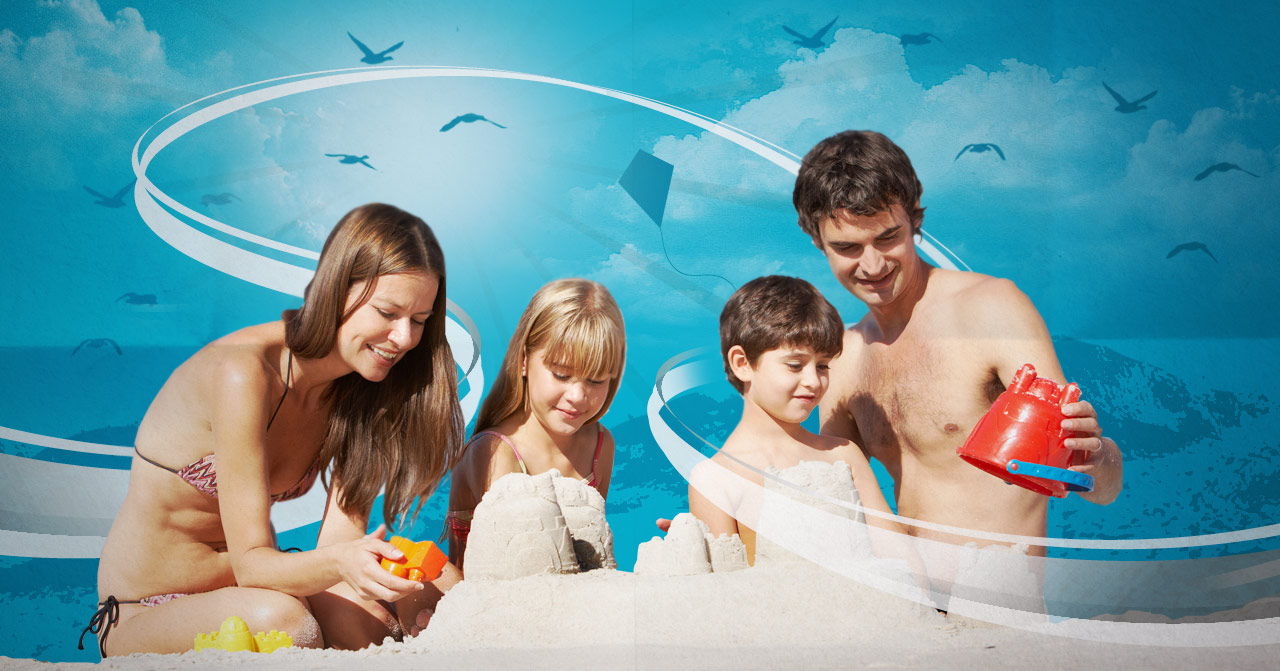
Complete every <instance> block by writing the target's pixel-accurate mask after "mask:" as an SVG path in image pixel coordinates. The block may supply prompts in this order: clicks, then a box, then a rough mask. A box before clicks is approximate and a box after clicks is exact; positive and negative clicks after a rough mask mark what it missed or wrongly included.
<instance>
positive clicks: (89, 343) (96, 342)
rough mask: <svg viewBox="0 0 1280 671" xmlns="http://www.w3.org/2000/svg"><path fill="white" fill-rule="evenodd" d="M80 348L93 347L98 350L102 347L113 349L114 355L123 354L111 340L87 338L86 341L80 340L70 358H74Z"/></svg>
mask: <svg viewBox="0 0 1280 671" xmlns="http://www.w3.org/2000/svg"><path fill="white" fill-rule="evenodd" d="M81 347H93V348H98V349H100V348H103V347H114V348H115V350H116V354H124V352H121V351H120V346H119V345H117V344H116V341H114V340H112V339H111V338H89V339H88V340H82V341H80V344H79V345H76V348H75V349H73V350H71V356H75V355H76V352H79V351H80V348H81Z"/></svg>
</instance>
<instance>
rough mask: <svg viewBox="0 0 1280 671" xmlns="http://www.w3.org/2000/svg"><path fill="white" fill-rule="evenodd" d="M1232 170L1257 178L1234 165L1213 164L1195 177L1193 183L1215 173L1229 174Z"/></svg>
mask: <svg viewBox="0 0 1280 671" xmlns="http://www.w3.org/2000/svg"><path fill="white" fill-rule="evenodd" d="M1232 170H1239V171H1240V172H1243V173H1244V174H1246V175H1249V176H1251V177H1257V175H1255V174H1253V173H1251V172H1249V171H1248V170H1245V169H1244V168H1241V167H1240V166H1238V165H1236V164H1234V163H1214V164H1213V165H1211V166H1209V167H1207V168H1205V169H1204V170H1203V171H1202V172H1201V173H1200V174H1199V175H1196V179H1195V181H1197V182H1199V181H1200V180H1202V179H1204V178H1205V177H1208V176H1209V175H1212V174H1213V173H1215V172H1230V171H1232Z"/></svg>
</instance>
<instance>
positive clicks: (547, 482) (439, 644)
mask: <svg viewBox="0 0 1280 671" xmlns="http://www.w3.org/2000/svg"><path fill="white" fill-rule="evenodd" d="M806 472H807V471H806ZM809 475H811V476H814V477H813V478H810V483H811V484H812V483H813V482H817V481H824V482H834V480H830V479H826V475H825V474H822V473H818V472H816V471H815V472H812V473H809ZM508 477H510V476H508ZM556 477H558V475H557V476H547V477H544V476H536V477H534V478H530V477H528V476H520V477H518V478H515V479H512V480H510V481H508V478H503V479H502V480H500V481H499V483H495V487H494V490H495V491H496V493H495V492H494V491H491V494H490V496H486V498H485V501H484V502H482V503H481V505H480V506H479V507H477V508H476V518H475V520H474V522H473V527H472V528H473V530H472V537H471V538H472V542H473V543H474V542H475V540H474V539H475V538H476V536H475V534H476V533H477V530H480V529H485V530H487V531H480V533H481V534H482V536H481V539H482V542H481V545H480V546H479V547H480V548H481V550H480V552H479V553H478V554H473V552H474V546H471V545H470V544H469V547H468V554H467V562H468V566H467V569H468V579H467V580H465V581H464V582H462V583H461V584H459V585H458V586H457V587H455V588H454V589H453V590H451V591H450V592H449V593H448V594H447V595H446V596H445V598H444V599H442V600H441V601H440V603H439V605H438V607H437V609H436V614H435V617H434V618H433V619H432V621H431V625H430V627H428V629H427V631H425V632H424V633H423V634H422V635H421V636H419V637H417V638H416V639H411V640H409V641H406V642H403V643H394V642H390V640H389V639H388V642H385V643H384V644H383V645H380V646H375V647H371V648H369V649H366V650H362V651H358V652H339V651H333V650H297V649H286V650H281V651H278V652H276V653H273V654H271V655H258V654H253V653H226V652H221V651H213V652H209V651H206V652H200V653H195V652H191V653H186V654H183V655H132V656H129V657H124V658H111V659H108V660H106V661H104V662H103V663H102V664H101V666H98V667H94V668H105V669H114V668H120V669H127V670H134V669H196V668H230V667H237V668H239V667H245V666H249V667H255V668H264V669H270V670H271V671H303V670H310V669H347V668H377V669H384V670H386V671H391V670H392V669H397V670H398V669H427V668H465V669H472V668H498V667H501V668H516V669H521V671H527V670H529V669H554V670H555V671H562V670H563V669H564V668H566V666H570V665H571V666H574V667H583V666H585V667H588V668H593V667H598V668H623V669H669V668H683V667H686V666H694V667H696V668H712V669H721V668H723V669H744V668H745V669H765V668H770V669H771V668H779V667H785V668H793V667H800V668H832V669H847V668H868V667H878V668H937V669H983V670H985V669H1016V670H1017V671H1026V670H1028V669H1061V670H1062V671H1068V670H1070V671H1076V670H1077V669H1081V668H1100V669H1102V668H1138V669H1145V668H1158V669H1161V670H1162V671H1164V670H1169V669H1175V670H1176V669H1201V668H1209V667H1229V668H1241V669H1253V668H1256V669H1273V668H1275V664H1276V662H1275V660H1276V659H1280V645H1267V646H1237V647H1222V648H1183V647H1172V646H1138V645H1119V644H1106V643H1095V642H1087V641H1081V640H1077V639H1073V638H1067V637H1061V636H1052V635H1048V634H1043V633H1030V632H1026V631H1019V630H1014V629H1007V628H1003V627H997V626H994V625H987V624H984V623H981V622H977V621H974V620H969V619H965V618H961V617H957V616H955V615H952V616H948V617H943V616H942V615H940V614H939V613H938V612H937V611H935V610H934V609H932V608H929V607H927V606H922V605H919V604H917V603H915V602H913V601H910V600H907V599H903V598H899V597H896V596H892V595H889V594H886V593H884V592H881V591H878V590H876V589H874V588H871V587H868V586H866V585H864V584H862V583H860V582H858V581H857V580H852V579H850V578H848V577H845V576H842V575H837V574H835V573H831V572H829V571H827V570H826V569H823V568H821V567H819V566H817V565H815V564H811V563H808V562H805V561H803V560H794V559H793V558H789V559H788V560H787V561H777V562H773V563H769V562H765V563H763V564H760V565H757V566H755V567H752V568H749V569H745V570H721V569H720V567H719V566H717V567H715V570H714V571H713V570H712V568H713V566H712V565H713V564H715V563H716V562H715V561H714V559H713V555H714V554H716V552H717V551H716V550H712V549H711V548H712V547H715V545H716V544H717V543H718V544H720V546H721V547H720V550H719V552H720V554H722V555H727V556H728V558H727V559H726V558H724V557H722V563H723V566H725V567H726V569H728V568H733V567H734V565H735V564H736V560H735V559H734V558H733V557H732V555H733V554H734V553H735V552H736V549H735V547H741V543H738V544H737V545H736V546H734V544H733V542H734V541H735V540H736V539H733V538H728V537H722V538H720V539H709V538H708V537H707V536H706V535H705V527H701V526H699V525H700V523H699V522H697V520H692V519H681V520H679V522H680V524H679V525H678V526H673V529H672V532H671V536H673V537H669V538H668V539H667V540H665V541H658V542H657V543H654V542H653V541H650V542H649V544H646V545H650V544H652V545H650V547H651V549H650V550H647V551H642V554H648V555H650V556H649V557H648V559H647V560H646V561H648V562H649V564H650V565H651V568H654V569H655V570H653V571H651V572H650V574H648V575H644V574H631V573H625V572H619V571H616V570H610V569H607V568H606V569H598V570H591V571H586V572H582V573H577V571H578V569H579V566H578V565H577V562H578V560H580V559H583V558H584V557H585V558H586V559H587V560H589V561H595V560H592V559H591V557H596V558H597V559H598V560H599V561H598V563H600V564H604V563H606V562H605V559H604V558H605V556H606V555H607V556H608V558H609V559H611V558H612V553H611V548H612V537H611V534H609V533H608V531H607V524H603V520H602V513H603V508H602V506H601V507H597V506H596V505H595V500H594V499H592V497H591V496H590V495H589V494H586V493H583V492H581V491H579V487H575V486H574V484H573V483H574V481H571V480H566V479H564V478H560V479H559V480H556V479H555V478H556ZM805 477H808V476H805ZM561 481H563V482H561ZM564 483H570V484H564ZM498 484H501V485H502V486H501V487H498V486H497V485H498ZM820 488H825V487H820ZM855 495H856V493H855ZM597 496H598V494H597ZM784 498H785V497H784ZM601 503H602V502H601ZM582 508H589V509H591V510H583V509H582ZM568 509H572V510H568ZM597 512H598V513H600V516H601V517H600V518H598V517H597ZM497 516H501V519H499V518H498V517H497ZM566 520H573V521H572V522H567V521H566ZM601 527H603V528H601ZM570 529H574V530H576V533H575V534H573V535H571V534H570V533H569V530H570ZM486 533H487V534H489V535H490V536H491V537H490V538H489V539H488V540H484V539H485V536H484V535H483V534H486ZM578 534H580V535H581V538H579V537H578ZM575 541H582V542H581V543H576V544H577V545H579V547H583V546H584V545H585V546H586V551H585V552H580V553H579V554H577V555H574V554H572V548H573V547H574V545H575ZM642 547H644V546H642ZM502 548H505V550H503V549H502ZM566 551H568V553H566ZM974 552H976V551H974ZM1008 554H1010V555H1011V556H1013V555H1014V553H1008ZM744 558H745V556H744ZM876 561H878V560H869V562H868V564H867V565H868V566H875V565H876V564H875V562H876ZM472 562H477V563H476V564H472ZM881 563H883V562H881ZM1014 563H1015V564H1016V562H1014ZM695 565H696V566H695ZM637 566H638V567H639V568H644V567H643V566H642V565H641V564H640V562H637ZM1014 568H1015V569H1016V567H1014ZM1003 570H1010V567H1009V566H1004V567H1003ZM672 572H675V573H681V572H683V573H686V574H685V575H672V574H671V573H672ZM475 573H479V574H481V575H484V576H486V577H485V578H481V579H477V578H476V577H474V574H475ZM517 574H519V576H517ZM503 578H506V579H503ZM1243 610H1244V611H1245V612H1244V614H1246V615H1248V616H1251V617H1254V618H1258V617H1276V616H1277V615H1280V599H1272V600H1263V601H1262V602H1257V603H1256V604H1251V606H1250V607H1249V608H1246V609H1243ZM1126 619H1129V620H1131V621H1134V620H1139V619H1142V618H1140V617H1136V618H1135V617H1130V618H1126ZM1148 621H1159V618H1158V617H1157V618H1154V619H1152V620H1148ZM1165 621H1167V618H1166V619H1165ZM1169 641H1170V643H1171V644H1176V643H1177V639H1176V636H1174V637H1170V639H1169ZM49 666H50V665H47V664H42V663H39V662H33V661H31V660H7V659H2V658H0V670H4V669H14V668H33V667H35V668H49ZM59 666H60V667H65V668H79V667H84V668H89V665H85V664H65V665H59Z"/></svg>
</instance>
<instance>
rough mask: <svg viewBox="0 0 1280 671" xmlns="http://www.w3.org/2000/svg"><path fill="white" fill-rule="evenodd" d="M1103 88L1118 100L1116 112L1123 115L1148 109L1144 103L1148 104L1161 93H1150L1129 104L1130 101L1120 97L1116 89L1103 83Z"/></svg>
mask: <svg viewBox="0 0 1280 671" xmlns="http://www.w3.org/2000/svg"><path fill="white" fill-rule="evenodd" d="M1102 88H1104V89H1106V90H1107V93H1110V94H1111V97H1112V98H1115V99H1116V103H1117V104H1116V111H1117V112H1120V113H1122V114H1131V113H1133V112H1137V111H1138V110H1144V109H1147V106H1146V105H1143V104H1142V103H1144V102H1147V101H1148V100H1151V99H1152V98H1154V97H1155V96H1156V93H1159V91H1152V92H1151V93H1148V94H1147V95H1145V96H1142V97H1141V98H1138V99H1137V100H1135V101H1133V102H1129V101H1128V100H1125V99H1124V96H1122V95H1120V94H1119V93H1116V90H1115V89H1113V88H1111V87H1110V86H1107V83H1106V82H1102Z"/></svg>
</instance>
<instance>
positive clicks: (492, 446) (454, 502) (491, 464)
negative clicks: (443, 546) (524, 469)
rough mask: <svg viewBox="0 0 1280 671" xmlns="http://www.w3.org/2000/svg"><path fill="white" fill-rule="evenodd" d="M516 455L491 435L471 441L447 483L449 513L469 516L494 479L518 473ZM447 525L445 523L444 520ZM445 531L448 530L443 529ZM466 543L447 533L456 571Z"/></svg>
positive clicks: (464, 558)
mask: <svg viewBox="0 0 1280 671" xmlns="http://www.w3.org/2000/svg"><path fill="white" fill-rule="evenodd" d="M519 472H520V462H518V461H516V455H515V453H514V452H512V451H511V449H510V448H508V447H507V446H506V444H505V443H503V442H502V440H501V439H500V438H496V437H494V436H492V435H487V436H481V437H479V438H472V439H471V444H470V445H469V446H468V447H467V451H466V452H465V453H464V454H463V455H462V460H461V461H460V462H458V465H457V466H454V467H453V471H452V473H451V475H450V484H449V511H450V512H461V513H470V512H473V511H475V508H476V505H478V504H479V503H480V500H481V499H483V498H484V494H485V492H487V491H489V486H490V485H492V484H493V483H494V481H495V480H497V479H498V478H501V477H502V476H504V475H507V474H508V473H519ZM468 521H469V520H468ZM445 524H446V525H447V524H448V522H447V521H446V522H445ZM446 528H448V527H447V526H446ZM466 555H467V542H466V540H464V539H462V538H459V537H458V535H457V534H455V533H453V531H452V530H451V529H450V531H449V561H450V562H451V563H453V564H454V565H455V566H457V567H458V568H459V569H462V568H463V562H464V561H465V560H466ZM464 571H465V569H464Z"/></svg>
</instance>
